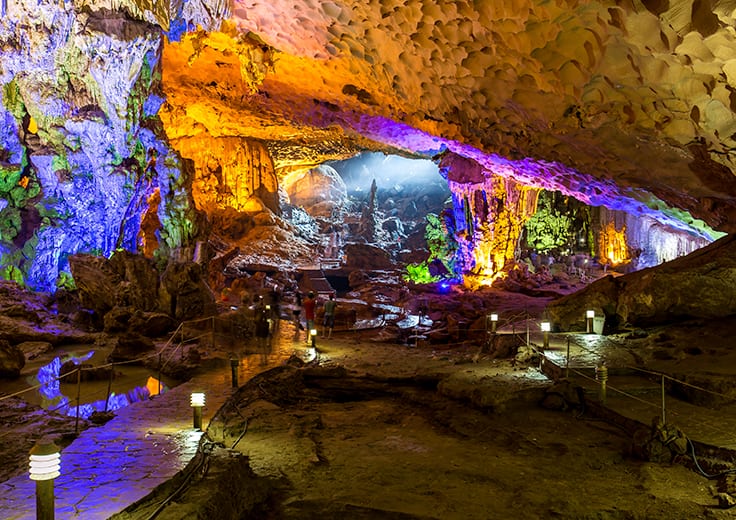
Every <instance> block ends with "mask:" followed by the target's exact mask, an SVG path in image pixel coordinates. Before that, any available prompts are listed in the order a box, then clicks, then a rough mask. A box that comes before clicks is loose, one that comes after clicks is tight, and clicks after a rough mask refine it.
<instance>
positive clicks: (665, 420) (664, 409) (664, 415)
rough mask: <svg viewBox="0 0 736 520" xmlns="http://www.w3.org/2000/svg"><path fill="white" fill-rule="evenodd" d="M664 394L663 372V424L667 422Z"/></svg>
mask: <svg viewBox="0 0 736 520" xmlns="http://www.w3.org/2000/svg"><path fill="white" fill-rule="evenodd" d="M664 396H665V391H664V374H662V424H667V409H666V407H665V401H664Z"/></svg>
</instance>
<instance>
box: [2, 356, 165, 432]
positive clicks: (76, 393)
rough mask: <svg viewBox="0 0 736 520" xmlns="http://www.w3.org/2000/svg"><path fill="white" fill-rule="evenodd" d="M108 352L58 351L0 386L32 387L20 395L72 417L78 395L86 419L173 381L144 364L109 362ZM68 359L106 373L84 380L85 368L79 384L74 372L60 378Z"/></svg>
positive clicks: (141, 398)
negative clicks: (93, 378)
mask: <svg viewBox="0 0 736 520" xmlns="http://www.w3.org/2000/svg"><path fill="white" fill-rule="evenodd" d="M107 355H108V353H107V352H103V351H95V350H82V349H81V348H80V349H79V350H77V351H71V352H65V353H60V354H59V355H58V356H57V357H55V358H54V359H52V360H51V362H49V363H46V364H41V365H40V366H38V368H33V369H32V371H31V373H30V374H28V375H26V376H25V377H22V378H19V379H18V380H16V381H15V382H13V383H12V384H10V385H5V384H3V387H4V388H6V389H8V390H10V391H16V392H19V391H21V390H24V389H27V388H29V387H32V390H29V391H26V392H23V393H22V394H21V395H20V396H19V397H21V398H22V399H23V400H25V401H27V402H29V403H31V404H35V405H38V406H40V407H42V408H44V409H46V410H50V411H54V412H56V413H59V414H62V415H68V416H72V417H76V416H77V399H79V401H78V402H79V417H81V418H84V419H87V418H89V416H90V415H91V414H92V413H93V412H95V411H98V412H105V411H108V412H109V411H114V410H117V409H120V408H123V407H125V406H128V405H130V404H132V403H135V402H138V401H144V400H146V399H148V398H150V397H151V396H154V395H157V394H159V393H164V392H166V391H168V390H169V388H171V387H172V386H175V384H176V382H175V381H173V380H171V379H168V378H163V377H162V378H161V380H160V379H159V378H158V374H155V373H153V372H152V371H151V370H150V369H149V368H146V367H143V366H138V365H130V364H116V365H110V364H109V363H107V362H106V358H107ZM68 361H73V362H74V363H77V364H82V365H92V366H93V367H94V371H95V372H97V373H98V376H100V375H102V374H105V375H106V376H105V377H104V378H100V379H95V380H87V376H85V372H87V371H85V370H83V371H82V373H81V379H82V380H81V381H80V382H79V384H77V373H76V372H72V373H70V374H69V375H67V376H66V377H64V378H63V379H62V380H60V379H59V374H60V370H61V367H62V365H63V364H64V363H66V362H68ZM110 376H111V377H110ZM9 386H10V387H14V388H8V387H9Z"/></svg>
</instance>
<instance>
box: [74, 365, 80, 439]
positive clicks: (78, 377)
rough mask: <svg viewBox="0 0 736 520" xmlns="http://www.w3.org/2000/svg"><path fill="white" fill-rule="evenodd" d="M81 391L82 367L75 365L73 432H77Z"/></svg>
mask: <svg viewBox="0 0 736 520" xmlns="http://www.w3.org/2000/svg"><path fill="white" fill-rule="evenodd" d="M81 392H82V367H81V366H79V365H77V418H76V419H75V420H74V433H79V406H80V404H79V401H80V397H81Z"/></svg>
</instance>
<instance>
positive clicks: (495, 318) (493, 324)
mask: <svg viewBox="0 0 736 520" xmlns="http://www.w3.org/2000/svg"><path fill="white" fill-rule="evenodd" d="M497 323H498V314H496V313H495V312H494V313H493V314H491V332H492V333H493V334H495V333H496V324H497Z"/></svg>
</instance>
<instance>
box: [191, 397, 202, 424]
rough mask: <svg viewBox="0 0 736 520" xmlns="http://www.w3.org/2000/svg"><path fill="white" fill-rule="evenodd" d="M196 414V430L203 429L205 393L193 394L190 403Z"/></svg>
mask: <svg viewBox="0 0 736 520" xmlns="http://www.w3.org/2000/svg"><path fill="white" fill-rule="evenodd" d="M190 403H191V405H192V411H193V412H194V429H195V430H201V429H202V408H203V407H204V392H192V397H191V401H190Z"/></svg>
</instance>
